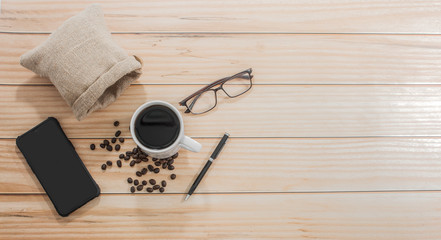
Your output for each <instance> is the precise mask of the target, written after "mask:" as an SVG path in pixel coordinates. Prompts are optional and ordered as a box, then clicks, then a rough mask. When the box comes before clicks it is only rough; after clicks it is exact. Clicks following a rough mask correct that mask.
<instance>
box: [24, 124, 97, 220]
mask: <svg viewBox="0 0 441 240" xmlns="http://www.w3.org/2000/svg"><path fill="white" fill-rule="evenodd" d="M17 146H18V148H19V149H20V151H21V152H22V153H23V156H24V157H25V158H26V161H27V162H28V164H29V166H30V167H31V169H32V171H33V172H34V174H35V176H37V178H38V181H40V183H41V185H42V186H43V188H44V190H45V191H46V193H47V195H48V196H49V198H50V200H51V201H52V203H53V205H54V206H55V209H56V210H57V212H58V214H60V215H61V216H63V217H65V216H68V215H69V214H70V213H72V212H73V211H75V210H76V209H78V208H79V207H81V206H83V205H84V204H86V203H87V202H89V201H90V200H92V199H93V198H95V197H97V196H99V194H100V188H99V187H98V185H97V184H96V182H95V180H93V178H92V176H91V175H90V173H89V171H88V170H87V168H86V166H84V164H83V161H81V159H80V157H79V156H78V154H77V152H76V151H75V148H74V146H73V145H72V143H71V142H70V140H69V139H68V138H67V137H66V134H64V132H63V129H62V128H61V126H60V123H59V122H58V121H57V119H56V118H53V117H49V118H48V119H46V120H45V121H43V122H41V123H40V124H38V125H37V126H35V127H34V128H32V129H31V130H29V131H28V132H26V133H25V134H23V135H21V136H19V137H17Z"/></svg>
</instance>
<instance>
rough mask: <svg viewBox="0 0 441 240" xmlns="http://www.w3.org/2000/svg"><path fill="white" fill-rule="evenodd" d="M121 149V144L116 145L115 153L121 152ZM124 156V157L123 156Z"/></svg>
mask: <svg viewBox="0 0 441 240" xmlns="http://www.w3.org/2000/svg"><path fill="white" fill-rule="evenodd" d="M120 149H121V146H120V145H119V144H116V145H115V151H119V150H120ZM123 156H124V155H123Z"/></svg>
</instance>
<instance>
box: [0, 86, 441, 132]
mask: <svg viewBox="0 0 441 240" xmlns="http://www.w3.org/2000/svg"><path fill="white" fill-rule="evenodd" d="M255 81H256V82H258V81H259V78H258V77H256V80H255ZM200 87H201V86H200V85H192V86H186V85H135V86H131V87H130V88H128V89H127V90H126V91H125V92H124V94H122V95H121V97H120V98H119V99H118V100H117V101H116V102H114V103H113V104H112V105H110V106H109V107H108V108H106V109H104V110H100V111H97V112H94V113H92V114H91V115H90V117H88V118H86V119H85V120H84V121H81V122H79V121H77V120H76V119H75V118H74V116H73V113H72V112H71V109H70V108H69V107H68V106H67V104H66V103H65V102H64V101H63V99H62V98H61V96H60V95H59V93H58V91H57V90H56V89H55V87H53V86H2V87H1V88H0V137H2V138H15V137H17V136H18V135H21V134H23V133H24V132H25V131H27V130H29V129H30V128H31V127H33V126H35V125H36V124H38V123H39V122H41V121H42V120H44V119H46V118H47V117H48V116H54V117H56V118H58V119H59V120H60V122H61V125H62V126H63V128H64V130H65V132H66V134H67V135H68V136H69V137H71V138H91V137H109V136H112V135H113V134H114V131H115V129H114V127H113V125H112V123H113V121H114V120H115V119H119V120H120V121H121V126H120V129H122V130H123V133H122V134H123V136H129V135H130V134H129V131H128V124H129V122H130V118H131V115H132V113H133V112H134V111H135V110H136V109H137V108H138V107H139V106H140V105H141V104H143V103H144V102H146V101H151V100H164V101H168V102H170V103H172V104H173V105H175V106H176V107H177V108H178V109H179V110H180V111H184V109H185V108H183V107H179V106H178V105H177V103H178V102H179V101H180V100H182V99H183V98H184V97H185V96H188V95H190V94H191V93H193V92H194V91H196V90H197V89H199V88H200ZM439 91H440V87H439V86H430V85H427V86H426V85H418V86H375V85H370V86H338V85H334V86H308V85H305V86H303V85H256V86H254V87H253V88H252V89H251V91H249V92H248V93H246V94H245V95H242V96H240V97H238V98H227V97H225V95H224V94H223V93H219V101H218V106H217V107H216V108H215V109H213V110H212V111H210V112H209V113H207V114H205V115H192V114H185V115H184V123H185V132H186V133H187V134H188V135H190V136H193V137H218V136H219V135H220V134H222V133H224V132H229V133H230V134H231V136H234V137H353V136H395V135H399V136H440V135H441V98H440V95H439Z"/></svg>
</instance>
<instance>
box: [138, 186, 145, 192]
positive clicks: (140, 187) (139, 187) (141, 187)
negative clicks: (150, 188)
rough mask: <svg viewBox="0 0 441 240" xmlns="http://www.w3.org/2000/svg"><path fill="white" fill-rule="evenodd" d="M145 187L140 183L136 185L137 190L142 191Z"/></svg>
mask: <svg viewBox="0 0 441 240" xmlns="http://www.w3.org/2000/svg"><path fill="white" fill-rule="evenodd" d="M143 188H144V186H143V185H138V186H137V187H136V190H138V191H141V190H142V189H143Z"/></svg>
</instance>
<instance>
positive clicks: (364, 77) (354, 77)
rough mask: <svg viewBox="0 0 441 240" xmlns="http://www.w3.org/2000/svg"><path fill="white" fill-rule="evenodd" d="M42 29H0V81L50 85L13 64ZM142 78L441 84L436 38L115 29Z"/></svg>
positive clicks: (439, 42)
mask: <svg viewBox="0 0 441 240" xmlns="http://www.w3.org/2000/svg"><path fill="white" fill-rule="evenodd" d="M47 37H48V35H47V34H38V35H36V34H0V84H48V83H50V82H49V81H48V80H47V79H44V78H41V77H38V76H37V75H36V74H34V73H33V72H31V71H29V70H27V69H25V68H24V67H22V66H20V65H19V58H20V56H21V55H22V54H23V53H25V52H26V51H28V50H30V49H32V48H34V47H36V46H38V45H39V44H41V43H42V42H44V41H45V39H47ZM113 38H114V39H115V41H116V42H117V43H118V44H119V45H120V46H121V47H123V48H124V49H127V51H128V52H129V53H130V54H136V55H138V56H140V57H141V58H142V59H143V60H144V63H145V65H144V68H143V71H144V74H143V75H142V76H141V78H140V80H139V81H137V83H143V84H158V83H159V84H169V83H176V84H208V83H210V82H212V81H214V80H217V79H219V78H222V77H225V76H228V75H231V74H234V73H236V72H239V71H242V70H244V69H247V68H249V67H252V68H253V69H254V72H255V75H256V77H257V79H258V81H256V84H396V83H406V84H408V83H409V84H425V83H429V84H430V83H436V84H439V83H441V78H440V77H439V76H440V75H441V68H440V67H439V66H440V65H441V59H440V58H439V56H440V55H441V49H440V48H439V46H440V45H441V36H422V35H413V36H403V35H401V36H391V35H255V34H202V35H201V34H185V35H179V34H178V35H176V34H141V35H134V34H116V35H115V34H114V35H113Z"/></svg>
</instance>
